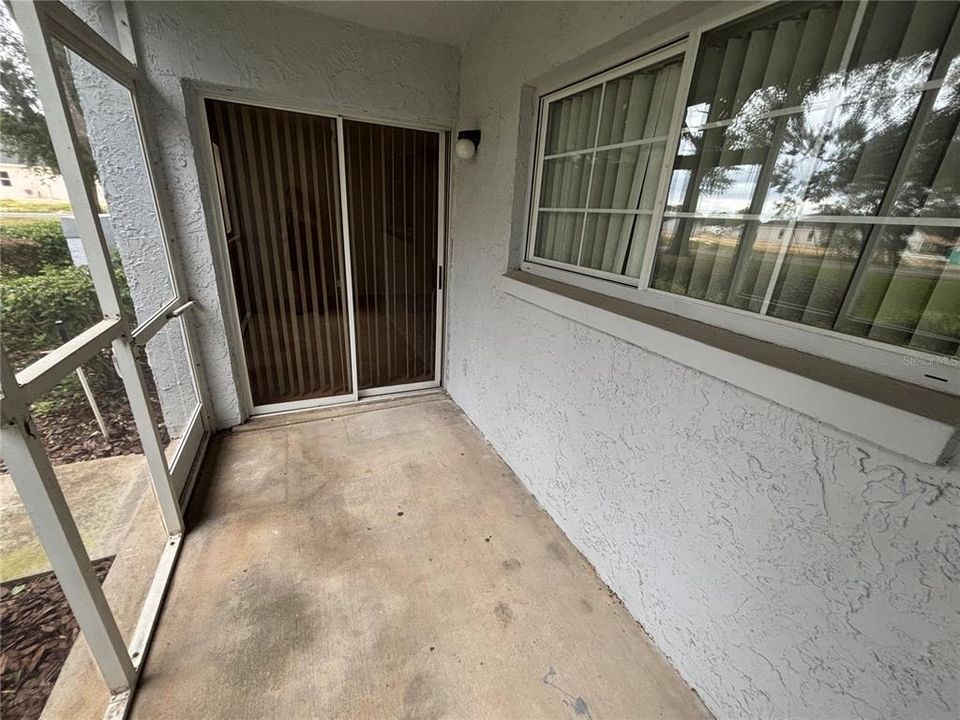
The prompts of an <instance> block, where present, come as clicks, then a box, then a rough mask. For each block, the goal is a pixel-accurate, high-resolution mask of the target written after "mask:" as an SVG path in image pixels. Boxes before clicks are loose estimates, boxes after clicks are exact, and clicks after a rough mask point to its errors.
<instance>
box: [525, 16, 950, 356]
mask: <svg viewBox="0 0 960 720" xmlns="http://www.w3.org/2000/svg"><path fill="white" fill-rule="evenodd" d="M958 8H960V5H958V4H957V3H953V2H916V3H914V2H820V3H778V4H775V5H772V6H769V7H767V8H764V9H763V10H761V11H758V12H755V13H753V14H751V15H748V16H746V17H740V18H738V19H736V20H734V21H732V22H728V23H726V24H724V25H721V26H718V27H713V28H711V29H708V30H706V31H705V32H703V33H702V34H699V33H698V35H699V39H698V41H697V42H696V45H697V49H696V55H695V61H693V59H692V58H691V59H690V60H688V64H689V65H692V71H690V69H687V70H688V74H689V77H688V76H687V74H684V82H683V83H682V84H679V85H678V83H677V81H675V80H671V81H670V82H666V81H665V82H664V85H665V88H664V92H663V94H662V96H660V97H659V98H658V100H659V103H660V108H655V107H653V104H654V101H653V96H654V95H655V93H652V94H651V98H650V102H649V105H650V106H649V107H644V106H642V105H641V107H643V109H644V110H646V117H648V118H649V117H654V118H655V119H656V120H655V126H656V129H655V130H650V131H647V127H646V125H644V133H643V135H642V136H641V137H643V138H644V139H646V138H656V137H660V136H662V134H663V133H667V134H668V135H669V136H670V137H669V138H668V141H667V143H668V144H667V145H666V147H668V148H669V151H670V153H671V155H672V162H670V160H668V164H669V165H671V166H672V167H671V168H670V169H669V170H666V169H665V170H664V171H663V173H664V175H666V173H667V172H669V185H668V188H667V189H666V191H665V192H663V193H659V192H658V191H657V188H656V185H657V181H658V179H659V176H660V170H659V168H658V167H657V166H656V164H655V163H654V160H655V159H656V158H655V153H656V151H657V149H658V148H660V149H661V151H662V148H663V147H664V146H663V145H658V144H657V143H658V142H660V141H658V140H651V142H650V143H649V144H648V145H646V146H645V145H639V144H638V145H634V146H629V148H627V147H621V148H620V149H619V150H618V152H619V153H621V154H620V155H619V156H618V161H619V162H618V165H620V166H624V165H626V167H628V168H630V167H632V166H631V165H630V164H629V160H627V161H625V160H624V159H623V153H625V152H626V151H627V150H628V149H629V150H630V151H631V152H634V153H636V152H637V149H638V148H648V149H649V154H648V155H647V156H645V157H644V158H643V159H641V162H645V167H646V171H645V175H644V174H643V172H642V171H640V172H633V173H631V172H627V178H629V180H628V179H627V178H624V179H623V185H621V183H620V178H619V177H618V176H616V175H614V190H613V192H612V193H611V195H610V197H611V198H615V199H614V200H612V201H609V202H608V203H606V204H603V203H600V204H597V203H588V202H587V201H586V198H587V197H588V196H589V197H591V198H593V197H595V196H596V192H595V191H594V190H593V186H592V185H591V181H592V182H593V183H598V182H599V184H600V186H601V187H604V188H606V187H607V185H606V183H605V170H606V168H605V167H604V166H603V165H602V159H603V153H604V148H603V147H602V145H603V141H602V140H601V139H599V137H598V139H597V140H596V141H594V142H593V144H592V145H590V143H589V141H587V142H586V143H585V142H584V141H583V137H587V138H589V136H590V130H591V128H593V127H594V124H595V123H597V121H596V120H595V118H594V115H595V114H597V113H596V111H595V110H593V109H592V108H593V103H592V96H591V93H597V92H600V93H603V94H604V99H605V98H606V96H608V95H610V94H612V93H611V92H610V88H611V87H613V85H614V83H615V82H622V81H615V80H609V79H608V80H606V81H605V82H604V83H602V84H598V83H594V84H592V85H590V86H588V87H586V88H578V89H577V90H576V93H574V94H572V95H570V94H568V95H566V96H561V97H562V98H563V99H560V97H556V98H555V97H553V96H547V97H546V98H544V100H543V103H542V112H543V113H545V116H546V117H545V123H543V124H542V125H541V132H542V133H543V134H544V137H543V138H541V146H542V152H541V155H540V156H539V158H538V175H537V180H536V182H537V186H536V190H537V195H536V198H537V204H536V217H535V221H534V222H532V223H531V225H532V226H533V228H534V233H535V234H534V233H531V249H530V252H529V253H528V261H529V262H532V263H542V264H545V265H553V266H554V267H558V266H559V267H565V268H568V269H575V270H576V272H578V273H584V272H585V271H588V270H601V271H603V273H606V274H607V278H608V279H616V280H619V281H620V282H628V283H630V284H634V285H637V286H638V287H639V289H638V290H635V291H633V296H632V299H634V300H637V301H638V302H647V301H648V299H651V298H653V300H652V301H651V302H652V304H658V303H659V305H660V306H662V305H663V303H664V302H666V300H663V302H661V299H663V298H667V297H676V296H682V297H683V298H684V301H685V302H686V303H687V307H690V305H689V302H690V301H694V302H697V303H700V304H701V305H705V304H710V305H711V306H712V307H717V306H725V307H726V308H731V309H734V310H736V311H738V312H740V314H741V315H742V314H743V313H751V314H754V315H756V316H763V317H764V318H765V319H772V320H774V321H776V322H780V323H781V324H783V323H784V322H785V323H789V324H792V325H793V326H794V327H796V326H798V325H799V326H807V327H811V328H816V329H818V330H819V331H820V332H821V333H822V332H823V331H828V333H829V332H833V333H842V334H844V335H847V336H857V337H859V338H864V339H867V340H870V341H875V342H878V343H884V344H887V345H888V346H890V345H893V346H898V347H900V348H909V349H911V350H916V351H919V352H922V353H932V354H935V355H947V356H956V355H957V353H958V347H960V129H958V122H960V60H958V53H960V18H958ZM690 42H691V44H692V43H693V41H692V40H691V41H690ZM679 62H680V58H679V57H675V58H673V59H672V60H660V61H659V64H654V65H650V66H644V67H643V68H642V69H640V70H638V71H637V70H631V71H629V72H628V73H627V72H625V73H621V76H623V77H635V76H641V77H642V76H643V75H644V74H652V73H662V74H664V75H671V76H672V74H673V73H674V72H675V68H676V77H677V78H678V79H679V77H680V74H681V73H680V72H679ZM675 94H680V95H681V96H682V97H684V98H685V102H683V103H681V106H680V107H678V108H676V111H675V109H674V108H675V105H676V104H675V103H674V101H673V95H675ZM557 95H560V94H559V93H558V94H557ZM617 95H618V98H619V93H617ZM633 102H634V97H633V95H632V94H631V95H629V99H628V100H627V102H626V103H625V105H624V106H623V107H622V108H621V105H620V100H619V99H618V100H617V101H615V102H614V107H615V108H617V109H620V110H621V111H622V112H623V111H625V112H626V113H627V114H628V115H629V114H630V111H631V110H632V108H633ZM565 103H569V106H570V109H569V111H568V112H567V116H568V120H567V121H566V122H564V120H565V117H566V116H565V115H564V110H563V108H564V106H565V105H564V104H565ZM600 104H601V105H602V103H600ZM587 107H590V108H591V110H590V111H589V112H584V110H583V108H587ZM605 109H606V105H603V109H602V110H601V111H600V112H599V116H600V117H599V123H598V124H599V126H600V127H602V126H603V121H604V117H603V110H605ZM669 116H673V117H672V119H673V123H671V122H670V119H669ZM584 124H586V126H587V128H586V132H585V133H584V134H583V135H581V136H577V134H576V133H571V132H570V131H571V130H572V128H573V127H574V126H576V127H577V128H578V129H580V127H581V126H582V125H584ZM544 129H545V132H544ZM563 130H567V133H566V135H564V133H563V132H562V131H563ZM597 134H598V136H599V135H602V134H603V133H602V131H601V132H599V133H597ZM558 137H565V138H567V139H568V144H569V138H570V137H573V138H574V140H575V141H574V143H573V146H571V147H567V146H566V145H560V144H559V143H558V141H557V138H558ZM635 137H637V136H636V135H631V138H635ZM585 146H589V147H590V150H589V151H588V152H589V153H590V154H589V158H590V161H589V163H587V162H583V169H581V170H579V171H578V170H577V167H576V165H575V164H574V163H573V162H572V161H571V160H570V159H569V158H570V157H576V156H575V155H573V154H572V151H574V150H575V149H576V150H579V151H580V152H581V153H582V152H584V151H583V150H582V148H584V147H585ZM597 146H600V147H599V148H598V147H597ZM561 148H562V149H561ZM557 154H560V155H561V157H560V158H558V159H559V160H560V162H564V161H566V162H567V164H568V165H570V167H569V168H568V167H566V166H562V165H559V164H557V165H554V166H553V167H550V165H549V164H550V163H551V162H555V163H556V162H557V161H556V160H552V158H553V157H556V156H557ZM638 164H639V163H638ZM586 168H589V177H587V178H585V179H586V183H585V184H586V186H587V188H588V189H587V191H585V192H582V191H581V189H582V186H583V184H584V183H583V182H582V178H581V175H583V176H585V175H587V170H586ZM578 173H579V174H578ZM598 178H599V180H598ZM664 179H665V180H666V177H665V178H664ZM618 190H619V191H620V192H619V193H618V192H617V191H618ZM555 208H560V209H559V210H557V209H555ZM580 208H583V209H581V210H580V211H579V212H578V213H573V212H570V210H571V209H580ZM593 208H609V209H608V210H606V212H607V213H613V212H616V211H619V213H621V214H620V215H619V216H618V217H619V218H620V219H619V221H618V222H617V223H614V222H613V221H612V215H611V214H607V215H603V214H601V212H602V211H600V210H594V209H593ZM628 224H629V226H630V227H629V228H626V225H628ZM650 225H652V226H653V227H654V228H655V230H654V232H653V233H651V234H649V235H648V234H647V231H646V229H645V228H649V227H650ZM578 233H579V237H578ZM648 238H649V239H648ZM644 254H646V255H647V256H648V257H647V258H646V261H645V262H644V258H643V255H644ZM598 258H599V260H598ZM634 278H637V280H633V279H634ZM620 294H622V293H620ZM718 309H719V308H718ZM723 312H726V313H728V315H727V317H729V312H730V311H729V310H726V311H723ZM701 315H702V313H701ZM753 322H754V324H755V325H756V324H757V320H754V321H753ZM737 323H740V324H739V325H738V327H742V322H741V321H740V320H737ZM721 324H722V323H721ZM778 332H779V331H778ZM793 332H795V333H796V331H793ZM758 334H759V333H758ZM822 337H823V336H822V334H821V338H822ZM834 337H836V335H834ZM828 339H829V338H828ZM874 347H877V346H874ZM901 352H902V351H901Z"/></svg>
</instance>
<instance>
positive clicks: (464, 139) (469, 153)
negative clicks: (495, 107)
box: [457, 130, 480, 160]
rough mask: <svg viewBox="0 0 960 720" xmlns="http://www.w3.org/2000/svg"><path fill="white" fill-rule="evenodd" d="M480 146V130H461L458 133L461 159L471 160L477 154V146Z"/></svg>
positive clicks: (459, 156) (458, 150)
mask: <svg viewBox="0 0 960 720" xmlns="http://www.w3.org/2000/svg"><path fill="white" fill-rule="evenodd" d="M478 147H480V131H479V130H461V131H460V132H459V133H457V157H458V158H460V159H461V160H469V159H470V158H472V157H473V156H474V155H476V154H477V148H478Z"/></svg>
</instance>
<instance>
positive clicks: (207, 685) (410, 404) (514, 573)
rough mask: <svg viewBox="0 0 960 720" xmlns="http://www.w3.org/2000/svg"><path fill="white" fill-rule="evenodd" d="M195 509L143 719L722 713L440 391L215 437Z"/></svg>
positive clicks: (85, 694)
mask: <svg viewBox="0 0 960 720" xmlns="http://www.w3.org/2000/svg"><path fill="white" fill-rule="evenodd" d="M188 522H189V525H190V527H191V530H190V532H189V534H188V535H187V537H186V539H185V542H184V546H183V550H182V553H181V557H180V561H179V564H178V566H177V569H176V574H175V576H174V579H173V582H172V586H171V589H170V592H169V595H168V598H167V601H166V604H165V606H164V609H163V613H162V616H161V619H160V623H159V626H158V629H157V634H156V636H155V639H154V642H153V646H152V648H151V650H150V654H149V656H148V658H147V661H146V665H145V670H144V675H143V679H142V681H141V686H140V690H139V693H138V695H137V698H136V701H135V704H134V707H133V710H132V713H131V717H132V718H135V719H137V720H164V719H171V720H172V719H174V718H176V719H177V720H181V719H182V718H203V719H204V720H216V719H217V718H224V719H229V720H244V719H247V718H249V719H250V720H253V719H254V718H256V719H257V720H260V719H261V718H320V717H323V718H398V717H403V718H524V719H527V718H563V717H569V718H593V720H600V719H601V718H628V717H629V718H671V719H680V718H708V717H710V715H709V712H708V711H707V710H706V709H705V708H704V706H703V705H702V704H701V703H700V701H699V699H698V698H697V696H696V695H695V694H694V693H693V692H692V691H691V690H690V689H689V688H688V687H687V685H686V684H685V683H684V682H683V680H682V678H680V677H679V675H678V674H677V673H676V672H675V671H674V669H673V668H672V667H671V666H670V664H669V663H668V662H667V661H666V660H665V659H664V658H663V656H662V655H660V653H659V652H658V651H657V650H656V648H655V647H654V646H653V645H652V644H651V642H650V640H649V639H648V638H647V636H646V635H645V633H644V632H643V630H642V629H641V628H640V626H639V625H638V624H637V623H636V622H635V621H634V620H633V619H632V618H631V617H630V615H629V614H628V613H627V612H626V610H625V609H624V608H623V606H622V605H621V604H620V603H619V601H618V600H617V599H616V597H615V596H613V595H612V593H611V592H610V591H609V589H608V588H607V587H606V586H605V585H604V584H603V582H601V581H600V579H599V578H598V577H597V575H596V573H595V572H594V570H593V568H592V567H591V566H590V565H589V564H588V563H587V562H586V560H585V559H584V558H583V557H582V556H581V555H580V554H579V552H577V550H576V549H575V548H574V547H573V546H572V545H571V544H570V542H569V541H568V540H567V539H566V537H565V536H564V535H563V534H562V533H561V531H560V530H559V528H558V527H557V526H556V525H555V524H554V522H553V521H552V520H551V519H550V517H549V516H548V515H547V513H546V512H545V511H544V510H543V509H542V508H541V507H540V506H539V504H538V503H537V502H536V500H535V499H534V498H533V497H532V496H531V495H530V494H529V493H528V492H527V491H526V490H525V489H524V488H523V486H522V485H521V484H520V482H519V481H518V480H517V479H516V477H515V476H514V475H513V474H512V473H511V471H510V469H509V468H508V467H507V466H506V465H505V464H504V463H503V462H502V461H501V460H500V458H499V457H498V456H497V455H496V453H494V452H493V450H492V449H491V448H490V447H489V445H487V444H486V442H485V441H484V440H483V438H482V437H481V436H480V435H479V433H478V432H477V431H476V429H475V428H474V427H473V426H472V425H471V424H470V423H469V421H468V420H467V419H466V418H465V416H464V415H463V414H462V413H461V412H460V410H459V409H458V408H457V407H456V406H455V405H454V404H453V403H452V402H451V401H450V400H449V399H447V398H446V396H444V395H442V394H433V395H427V396H420V397H412V398H406V399H403V400H394V401H383V402H379V403H374V404H370V405H358V406H351V407H349V408H339V409H331V410H327V411H320V412H316V413H310V414H300V415H286V416H277V417H274V418H267V419H263V420H259V421H255V422H252V423H250V424H248V425H246V426H244V427H243V428H239V429H238V430H236V431H234V432H232V433H227V434H224V435H221V436H219V437H218V438H215V439H214V441H213V443H212V444H211V450H210V453H209V454H208V458H207V461H206V463H205V466H204V470H203V472H202V474H201V476H200V478H199V480H198V486H197V490H196V494H195V497H194V498H193V501H192V503H191V508H190V511H189V513H188ZM71 659H73V658H71ZM91 670H92V668H90V667H89V662H88V663H87V667H86V671H85V672H86V673H87V675H86V676H84V671H83V669H82V668H81V669H78V668H72V669H71V670H70V672H69V673H68V672H67V671H66V670H65V672H64V676H62V677H61V682H60V683H59V684H58V686H57V689H56V691H55V695H57V697H58V698H59V699H58V700H57V702H51V704H50V705H48V707H47V712H46V713H45V717H47V718H50V717H57V718H70V719H71V720H75V719H76V720H79V719H81V718H91V720H93V719H94V718H99V717H100V715H101V713H102V712H103V709H104V703H105V696H104V693H103V690H102V685H99V684H98V683H91V682H90V677H89V672H90V671H91ZM84 678H85V679H84ZM68 700H69V702H68Z"/></svg>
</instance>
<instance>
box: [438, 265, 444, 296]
mask: <svg viewBox="0 0 960 720" xmlns="http://www.w3.org/2000/svg"><path fill="white" fill-rule="evenodd" d="M437 290H443V265H440V266H438V267H437Z"/></svg>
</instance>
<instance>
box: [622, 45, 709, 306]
mask: <svg viewBox="0 0 960 720" xmlns="http://www.w3.org/2000/svg"><path fill="white" fill-rule="evenodd" d="M700 35H701V31H700V30H695V31H694V32H692V33H690V36H689V37H688V38H687V45H686V48H685V49H684V57H683V65H682V66H681V68H680V80H679V82H678V83H677V97H676V99H675V100H674V104H673V117H672V118H671V120H670V130H669V132H668V133H667V140H666V144H665V147H664V152H663V162H662V164H661V166H660V180H659V182H658V183H657V194H656V196H655V197H654V201H653V215H652V217H651V218H650V228H649V230H648V231H647V239H646V243H645V247H644V254H643V255H644V257H643V264H642V266H641V269H640V282H639V284H638V286H637V287H638V289H639V290H640V291H641V292H642V291H643V290H645V289H646V288H647V287H648V286H649V284H650V274H651V273H652V271H653V258H654V255H655V254H656V248H657V239H658V238H659V237H660V226H661V225H662V224H663V213H664V211H665V210H666V206H667V194H668V191H669V189H670V182H671V180H672V176H673V164H674V162H675V160H676V156H677V150H678V148H679V145H680V132H681V130H682V129H683V115H684V110H685V109H686V106H687V97H688V96H689V94H690V86H691V85H692V84H693V70H694V66H695V65H696V62H697V52H698V49H699V46H700Z"/></svg>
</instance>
